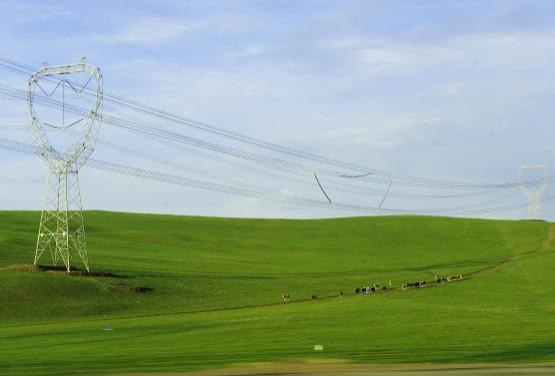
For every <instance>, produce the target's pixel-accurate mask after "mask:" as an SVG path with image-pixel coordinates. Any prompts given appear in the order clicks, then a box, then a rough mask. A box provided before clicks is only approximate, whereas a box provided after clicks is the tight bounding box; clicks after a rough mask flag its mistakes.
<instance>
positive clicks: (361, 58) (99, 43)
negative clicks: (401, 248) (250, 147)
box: [0, 0, 555, 219]
mask: <svg viewBox="0 0 555 376" xmlns="http://www.w3.org/2000/svg"><path fill="white" fill-rule="evenodd" d="M141 3H144V4H146V5H149V6H152V7H154V8H155V9H157V10H159V11H161V12H163V13H166V14H169V15H171V16H172V17H173V18H175V19H177V20H178V21H181V22H183V23H185V24H187V25H191V26H194V27H195V28H198V29H199V30H202V31H204V32H206V33H209V34H210V35H213V36H216V37H218V38H221V39H222V40H224V41H226V42H227V43H229V44H232V45H234V46H239V47H240V48H241V50H243V51H248V52H249V53H251V54H254V55H256V56H259V57H260V58H263V59H264V60H265V61H269V62H271V64H267V63H263V62H261V61H259V60H257V59H254V58H253V57H252V56H249V55H248V54H245V53H242V52H240V51H238V50H236V49H233V48H230V47H228V46H225V45H223V44H221V43H217V42H215V41H214V40H213V39H211V38H208V37H206V36H205V35H202V34H199V33H198V32H195V31H193V30H191V29H190V28H187V27H186V26H184V25H183V24H182V23H179V22H176V21H175V20H173V19H169V18H167V17H164V16H162V15H160V14H158V13H156V12H154V11H152V10H151V9H149V8H147V7H145V6H143V5H141ZM2 6H3V11H2V12H1V13H0V25H1V26H0V40H1V41H2V43H1V44H0V56H2V57H7V58H10V59H13V60H17V61H19V62H22V63H24V64H27V65H31V66H39V65H40V64H41V63H43V62H45V61H47V62H48V63H50V64H64V63H69V62H74V61H77V60H78V59H79V58H80V57H81V56H86V57H87V59H88V60H89V62H91V63H92V64H95V65H97V66H98V67H100V68H101V69H102V72H103V75H104V88H105V91H106V92H108V93H111V94H118V95H122V96H125V97H127V98H132V99H136V100H140V101H142V102H145V103H149V104H151V105H153V106H157V107H160V108H163V109H167V110H169V111H172V112H176V113H179V114H182V115H184V116H187V117H189V118H193V119H196V120H201V121H205V122H208V123H211V124H214V125H217V126H220V127H224V128H227V129H230V130H234V131H239V132H243V133H247V134H250V135H253V136H256V137H260V138H263V139H267V140H270V141H273V142H277V143H280V144H285V145H289V146H292V147H295V148H299V149H302V150H306V151H310V152H314V153H317V154H323V155H326V156H330V157H333V158H336V159H340V160H344V161H349V162H354V163H357V164H359V165H364V166H369V167H375V168H381V169H386V170H390V171H394V172H397V173H405V174H411V175H416V176H426V177H432V178H441V179H452V180H462V181H471V182H487V183H491V182H505V181H512V180H515V179H516V175H517V169H518V167H519V166H520V165H522V164H527V163H545V164H547V165H548V166H549V165H551V164H552V163H551V161H552V159H553V157H554V156H555V152H554V150H553V147H552V142H553V139H554V138H555V127H554V126H553V125H552V124H553V123H554V121H553V120H554V119H555V108H554V106H553V105H552V103H553V100H554V99H555V89H554V88H555V82H554V81H555V79H554V77H555V75H554V73H555V66H554V64H553V62H554V61H555V43H553V41H554V40H555V3H554V2H552V1H511V2H509V1H470V0H468V1H408V0H407V1H156V2H154V1H152V0H140V2H135V1H131V0H129V1H117V2H116V1H95V2H94V4H93V3H92V2H85V1H36V0H25V1H9V0H7V1H4V2H3V4H2ZM37 7H39V8H41V9H42V10H39V9H37ZM79 25H81V26H79ZM83 26H84V27H83ZM95 31H97V32H99V33H97V32H95ZM276 66H277V67H279V68H276ZM283 70H286V71H288V72H293V73H295V74H296V75H300V76H302V77H305V78H307V79H309V80H313V81H315V82H318V83H320V84H324V85H325V86H327V87H331V88H333V89H334V90H327V89H323V88H322V87H320V86H318V85H314V84H313V83H310V82H308V81H307V80H306V79H304V80H303V79H300V78H298V77H296V76H294V75H292V74H288V73H286V72H284V71H283ZM198 71H202V72H204V73H199V72H198ZM0 82H1V83H3V84H6V85H10V86H14V87H18V88H21V89H24V88H25V78H23V77H19V76H17V75H14V74H9V73H7V72H3V71H0ZM337 91H339V92H341V93H344V95H338V94H337ZM129 116H135V115H133V114H131V115H129ZM27 124H28V120H27V117H26V112H25V106H24V104H23V103H20V102H14V101H5V100H0V137H3V138H10V139H17V140H22V141H25V142H30V137H29V136H28V134H27V133H26V132H25V131H18V130H14V129H13V127H12V128H6V129H2V126H3V125H21V126H22V127H25V126H27ZM4 128H5V127H4ZM100 137H101V138H102V139H105V140H109V141H110V142H113V143H117V144H121V145H127V146H128V147H131V148H136V149H140V150H142V151H145V152H148V153H150V154H152V155H155V156H157V157H159V158H164V159H165V160H169V161H172V162H175V163H180V164H183V165H185V166H188V167H190V168H191V169H197V170H196V171H192V170H191V171H189V172H187V171H185V172H183V171H181V172H175V171H171V172H172V173H178V174H182V175H185V176H191V177H195V178H204V179H205V180H210V181H225V182H241V183H245V182H249V183H260V184H262V183H264V184H265V186H266V187H268V188H272V189H276V190H279V191H282V192H298V193H300V194H302V195H304V196H308V197H314V198H317V199H320V198H321V193H320V192H319V190H318V188H317V187H315V186H314V185H312V186H310V185H303V186H302V187H300V186H299V187H297V186H295V185H290V183H289V182H288V181H287V180H286V179H285V180H284V179H281V178H279V177H271V176H270V177H268V176H264V175H263V176H259V175H257V173H256V172H253V171H250V172H249V171H243V170H240V169H235V168H232V167H229V166H228V165H226V163H225V162H226V161H222V160H213V159H210V156H207V157H203V156H201V153H197V152H196V151H191V152H187V153H184V152H176V151H175V150H173V149H167V148H163V147H159V146H156V145H153V144H152V143H149V142H148V140H144V139H139V138H134V137H130V136H129V135H126V134H125V133H122V132H118V131H117V130H114V129H112V128H111V127H110V126H108V125H106V126H104V125H103V126H102V128H101V131H100ZM94 157H95V158H100V159H105V160H112V161H118V162H120V163H125V164H129V165H134V166H142V167H145V168H150V169H166V170H167V171H168V172H170V170H169V169H168V166H162V167H161V166H157V165H155V164H151V163H147V162H144V161H140V160H136V159H133V158H132V157H129V156H127V155H121V154H118V153H115V152H114V151H112V150H108V149H105V148H103V147H101V146H100V145H99V146H98V147H97V150H96V151H95V153H94ZM0 158H1V159H0V160H2V163H0V181H1V182H2V185H1V187H0V207H1V208H7V209H39V208H40V207H41V205H42V196H43V189H44V179H45V171H44V168H43V167H42V165H41V164H40V163H39V162H38V161H37V160H36V159H34V158H33V157H29V156H25V155H16V154H13V153H10V152H7V151H2V150H0ZM228 162H229V161H228ZM552 175H553V174H552ZM307 179H312V177H307ZM326 183H327V182H325V181H324V185H326ZM81 185H82V195H83V205H84V207H85V208H87V209H108V210H126V211H141V212H172V213H180V214H201V215H224V216H265V217H321V216H336V215H349V213H345V212H337V211H334V210H333V209H329V210H323V209H322V210H315V209H311V208H306V207H295V206H290V205H283V204H277V203H272V202H266V201H261V200H257V199H250V198H241V197H235V196H229V195H223V194H217V193H212V192H204V191H196V190H193V189H189V188H184V187H175V186H168V185H163V184H160V183H156V182H150V181H146V180H137V179H133V178H129V177H124V176H117V175H111V174H108V173H105V172H100V171H95V170H91V169H87V168H84V169H83V171H82V172H81ZM378 188H379V189H382V190H383V189H384V188H383V187H381V188H380V187H378ZM395 189H396V188H395V187H394V191H393V193H396V192H395ZM331 191H332V192H331V194H334V192H333V190H331ZM551 192H553V190H551ZM549 194H550V192H549V191H548V192H547V193H546V196H547V195H549ZM339 196H340V194H339V193H336V197H339ZM500 197H501V198H502V197H508V198H507V199H506V200H505V201H501V202H499V203H498V204H505V203H506V204H508V205H509V204H514V203H518V202H523V201H524V200H525V199H524V196H522V195H521V194H520V193H519V192H518V191H516V190H515V192H503V193H502V194H500ZM493 198H495V197H493ZM341 199H342V200H343V201H346V202H356V203H358V204H368V205H376V203H377V202H378V201H379V199H380V197H379V195H377V196H376V197H368V198H366V197H351V196H344V197H341ZM490 199H492V196H488V197H485V198H483V199H476V200H475V201H474V202H470V201H468V203H466V202H465V203H464V205H467V204H468V205H471V204H472V205H476V204H481V203H482V202H487V201H489V200H490ZM386 204H387V205H386V206H389V207H399V208H403V207H410V208H423V209H426V208H439V207H443V206H445V207H449V206H451V207H458V206H457V204H458V203H457V202H453V201H451V202H445V203H444V202H440V201H438V200H437V199H433V198H412V199H395V196H394V195H392V198H391V199H390V198H388V200H387V202H386ZM461 205H463V204H462V203H461ZM542 209H543V210H542V216H543V217H545V218H549V219H555V208H553V201H552V202H546V203H545V204H544V205H543V207H542ZM489 216H491V217H507V218H523V217H526V210H525V208H521V209H518V210H513V211H508V212H503V213H495V214H492V215H489Z"/></svg>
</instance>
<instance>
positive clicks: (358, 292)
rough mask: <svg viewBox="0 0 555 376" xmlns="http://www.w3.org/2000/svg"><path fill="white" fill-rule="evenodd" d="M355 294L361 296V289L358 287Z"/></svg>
mask: <svg viewBox="0 0 555 376" xmlns="http://www.w3.org/2000/svg"><path fill="white" fill-rule="evenodd" d="M355 294H357V295H358V294H360V288H359V287H357V288H356V289H355Z"/></svg>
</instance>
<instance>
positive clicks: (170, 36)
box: [112, 17, 189, 44]
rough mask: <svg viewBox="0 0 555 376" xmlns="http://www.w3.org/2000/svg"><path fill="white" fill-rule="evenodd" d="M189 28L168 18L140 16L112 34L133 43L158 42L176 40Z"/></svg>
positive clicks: (118, 38)
mask: <svg viewBox="0 0 555 376" xmlns="http://www.w3.org/2000/svg"><path fill="white" fill-rule="evenodd" d="M186 32H189V29H188V28H187V27H185V26H183V25H181V24H178V23H176V22H173V21H170V20H168V19H166V18H158V17H155V18H138V19H133V20H132V21H131V22H128V23H127V24H126V25H125V26H124V27H122V28H121V29H120V30H118V31H117V32H115V33H113V34H112V37H113V38H114V39H117V40H119V41H122V42H125V43H133V44H135V43H136V44H156V43H163V42H169V41H171V40H174V39H176V38H178V37H180V36H182V35H183V34H184V33H186Z"/></svg>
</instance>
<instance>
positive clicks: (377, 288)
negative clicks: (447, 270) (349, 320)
mask: <svg viewBox="0 0 555 376" xmlns="http://www.w3.org/2000/svg"><path fill="white" fill-rule="evenodd" d="M463 278H464V276H463V275H462V274H458V275H452V276H449V277H447V278H445V277H439V276H437V275H436V276H435V278H434V280H433V281H432V282H426V281H415V282H406V283H403V284H402V285H401V287H400V289H401V290H405V289H407V288H420V287H426V286H429V285H432V284H442V283H445V282H452V281H457V280H461V279H463ZM387 285H388V286H389V289H391V290H395V288H394V287H393V288H392V287H391V286H393V283H392V282H391V281H389V282H388V284H387ZM388 286H386V285H383V286H381V285H380V284H379V283H374V284H373V285H372V286H366V287H357V288H355V289H354V290H353V291H354V293H355V295H361V294H362V295H365V294H371V293H377V292H386V291H388ZM339 296H340V297H342V296H344V292H343V291H339ZM282 298H283V302H284V303H288V302H289V299H290V296H289V293H285V294H283V296H282ZM311 299H312V300H318V295H312V297H311Z"/></svg>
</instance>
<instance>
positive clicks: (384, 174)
mask: <svg viewBox="0 0 555 376" xmlns="http://www.w3.org/2000/svg"><path fill="white" fill-rule="evenodd" d="M0 60H1V61H4V62H7V63H8V64H12V65H15V66H16V67H19V68H20V69H18V68H14V67H13V66H8V68H9V70H11V71H16V72H18V73H20V74H25V71H26V70H28V71H31V68H29V67H25V66H24V65H22V64H19V63H16V62H13V61H11V60H8V59H5V58H0ZM0 65H1V66H5V65H3V64H0ZM106 100H107V101H111V102H113V103H115V104H116V105H117V106H121V107H123V108H126V109H130V110H134V111H138V112H139V113H143V114H146V115H149V116H154V117H157V118H160V119H163V120H166V121H170V122H172V123H175V124H178V125H185V126H189V127H192V128H194V129H197V130H201V131H206V132H209V133H211V134H215V135H218V136H221V137H225V138H229V139H233V140H237V141H241V142H245V143H247V144H249V145H252V146H256V147H259V148H264V149H268V150H271V151H273V152H279V153H283V154H286V155H288V156H292V157H295V158H302V159H306V160H309V161H312V162H316V163H324V164H328V165H331V166H334V167H340V168H344V169H350V170H357V171H360V172H363V173H362V174H358V175H349V174H344V173H336V174H337V175H339V176H340V177H345V178H352V177H358V178H361V179H365V180H376V179H377V178H378V177H379V178H381V179H380V180H379V181H381V182H382V183H385V184H387V183H389V179H388V177H389V176H391V174H392V173H391V172H388V171H382V170H377V169H368V168H364V167H362V166H357V165H354V164H351V163H345V162H341V161H337V160H334V159H330V158H326V157H321V156H317V155H313V154H310V153H306V152H304V151H300V150H296V149H293V148H290V147H286V146H282V145H277V144H274V143H271V142H267V141H264V140H261V139H258V138H254V137H251V136H248V135H243V134H240V133H237V132H233V131H228V130H226V129H223V128H219V127H215V126H212V125H210V124H207V123H203V122H199V121H195V120H191V119H188V118H184V117H181V116H180V115H176V114H172V113H169V112H166V111H164V110H160V109H157V108H154V107H150V106H147V105H143V104H141V103H138V102H135V101H132V100H128V99H125V98H121V97H117V96H113V95H108V94H105V101H106ZM312 169H314V168H312ZM369 171H370V172H369ZM395 175H396V177H397V179H396V184H397V185H398V184H411V183H412V184H413V185H414V184H416V185H426V186H428V187H432V188H455V189H483V188H502V187H514V186H516V185H517V183H514V182H513V183H505V184H501V185H499V184H472V183H462V182H453V181H445V180H438V179H430V178H420V177H415V176H410V175H402V174H395Z"/></svg>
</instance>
